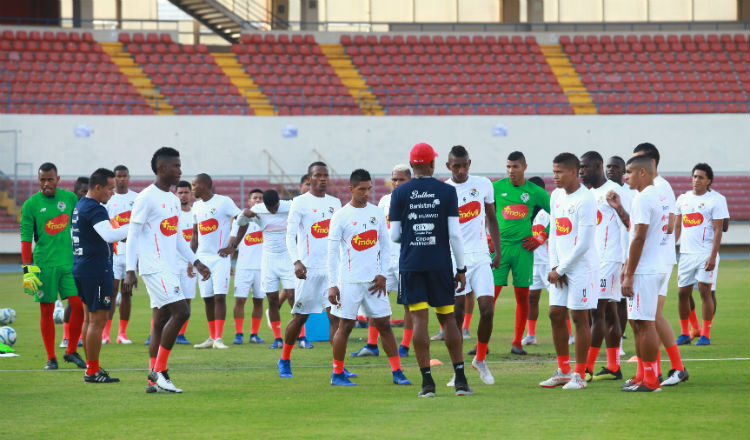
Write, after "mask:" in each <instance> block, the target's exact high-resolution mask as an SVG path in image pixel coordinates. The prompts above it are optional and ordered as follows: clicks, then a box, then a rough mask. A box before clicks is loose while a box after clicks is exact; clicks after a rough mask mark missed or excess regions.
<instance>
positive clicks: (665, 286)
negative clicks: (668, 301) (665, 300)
mask: <svg viewBox="0 0 750 440" xmlns="http://www.w3.org/2000/svg"><path fill="white" fill-rule="evenodd" d="M673 267H674V265H673V264H670V265H669V270H668V271H665V272H663V273H662V275H664V279H663V280H662V283H661V286H659V296H667V292H668V291H669V279H670V278H672V268H673Z"/></svg>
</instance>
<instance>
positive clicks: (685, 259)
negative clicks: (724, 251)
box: [677, 254, 719, 287]
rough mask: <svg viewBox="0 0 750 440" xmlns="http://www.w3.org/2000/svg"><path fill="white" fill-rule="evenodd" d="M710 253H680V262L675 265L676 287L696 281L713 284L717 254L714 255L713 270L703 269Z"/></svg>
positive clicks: (693, 283)
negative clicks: (714, 263)
mask: <svg viewBox="0 0 750 440" xmlns="http://www.w3.org/2000/svg"><path fill="white" fill-rule="evenodd" d="M710 256H711V255H710V254H680V264H679V265H678V266H677V287H685V286H692V285H695V284H696V283H704V284H714V281H716V269H717V268H718V267H719V256H718V255H717V256H716V266H714V270H712V271H707V270H705V269H704V267H705V264H706V260H708V257H710Z"/></svg>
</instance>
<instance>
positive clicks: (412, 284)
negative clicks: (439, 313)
mask: <svg viewBox="0 0 750 440" xmlns="http://www.w3.org/2000/svg"><path fill="white" fill-rule="evenodd" d="M454 285H455V284H454V281H453V271H452V270H430V271H423V272H400V273H399V283H398V303H399V304H407V305H408V304H417V303H421V302H426V303H427V304H429V305H430V307H442V306H449V305H452V304H455V303H456V294H455V287H454Z"/></svg>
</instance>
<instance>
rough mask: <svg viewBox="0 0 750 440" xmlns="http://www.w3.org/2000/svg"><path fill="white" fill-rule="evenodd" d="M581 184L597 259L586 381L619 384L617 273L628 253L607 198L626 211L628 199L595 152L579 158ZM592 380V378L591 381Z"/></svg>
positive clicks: (621, 228) (624, 227)
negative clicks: (599, 362) (589, 199)
mask: <svg viewBox="0 0 750 440" xmlns="http://www.w3.org/2000/svg"><path fill="white" fill-rule="evenodd" d="M580 176H581V180H582V181H583V184H584V186H586V187H587V188H588V189H589V191H590V192H591V194H593V196H594V199H595V202H596V210H597V211H596V232H595V235H594V243H595V246H596V250H597V254H598V255H599V263H598V264H599V279H598V280H597V283H596V284H595V287H598V289H599V292H598V300H597V302H596V303H593V304H592V306H595V309H592V321H593V325H592V327H591V346H590V347H589V353H588V359H587V361H586V371H587V375H590V376H589V377H587V380H591V379H592V378H593V380H622V372H621V371H620V358H619V352H620V338H621V337H622V327H621V326H620V317H619V314H618V311H617V304H619V302H620V298H621V292H620V273H621V271H622V265H623V263H624V262H625V255H626V253H627V240H626V239H625V236H626V235H627V225H625V224H623V222H622V221H621V220H620V216H619V215H618V214H617V211H615V210H614V209H613V208H612V207H611V206H609V203H607V194H609V192H610V191H613V192H615V193H617V194H619V195H620V199H621V200H623V203H625V204H627V206H625V209H626V210H629V209H630V203H629V201H630V199H629V197H628V195H627V194H626V193H625V191H624V190H623V188H622V186H620V185H618V184H616V183H615V182H613V181H611V180H608V179H607V178H606V177H605V176H604V159H603V158H602V156H601V155H600V154H599V153H597V152H596V151H588V152H586V153H584V154H583V156H581V170H580ZM605 339H606V344H607V366H606V367H602V370H601V371H600V372H598V373H597V374H596V375H595V376H594V375H593V374H594V364H595V363H596V358H597V356H598V355H599V350H600V349H601V345H602V341H603V340H605ZM591 376H593V377H591Z"/></svg>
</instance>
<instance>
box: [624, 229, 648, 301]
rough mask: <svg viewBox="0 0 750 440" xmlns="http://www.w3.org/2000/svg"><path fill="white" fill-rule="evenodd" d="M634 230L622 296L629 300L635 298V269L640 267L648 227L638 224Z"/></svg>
mask: <svg viewBox="0 0 750 440" xmlns="http://www.w3.org/2000/svg"><path fill="white" fill-rule="evenodd" d="M634 228H635V230H634V233H633V234H634V235H633V239H632V240H630V253H629V254H628V262H627V265H626V266H625V270H624V271H623V272H624V274H623V276H622V295H623V296H626V297H628V298H631V297H632V296H633V275H634V274H635V268H636V267H638V262H639V261H640V260H641V254H642V253H643V244H644V243H645V242H646V233H647V232H648V225H643V224H637V225H635V226H634Z"/></svg>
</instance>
